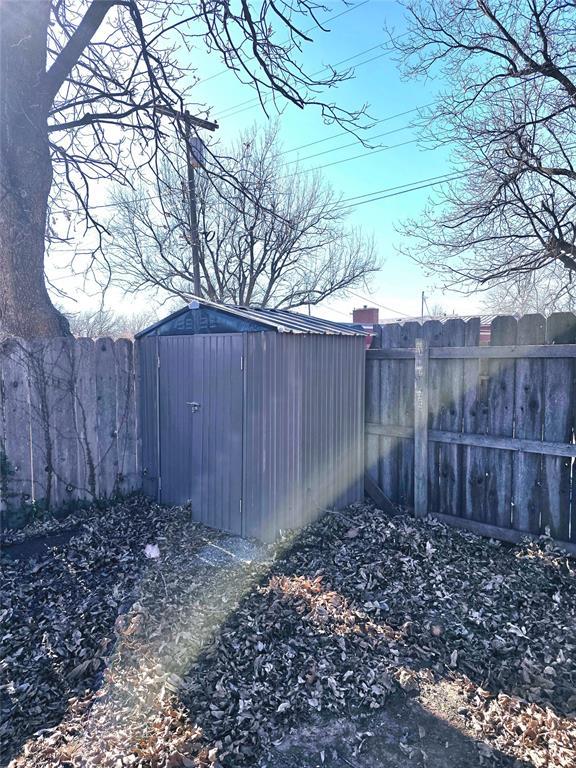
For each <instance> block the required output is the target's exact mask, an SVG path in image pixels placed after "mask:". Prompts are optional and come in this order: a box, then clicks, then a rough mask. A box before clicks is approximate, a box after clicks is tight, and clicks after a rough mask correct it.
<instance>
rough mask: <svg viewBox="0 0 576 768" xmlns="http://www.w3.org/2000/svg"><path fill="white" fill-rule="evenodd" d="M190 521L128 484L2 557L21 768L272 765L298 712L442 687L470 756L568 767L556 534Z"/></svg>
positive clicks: (12, 728)
mask: <svg viewBox="0 0 576 768" xmlns="http://www.w3.org/2000/svg"><path fill="white" fill-rule="evenodd" d="M187 518H188V513H187V512H186V511H185V510H181V509H174V510H166V509H162V508H159V507H157V506H156V505H153V504H150V503H149V502H145V501H143V500H142V499H133V500H131V501H129V502H125V503H122V504H117V505H114V506H111V507H110V508H109V509H108V510H107V511H106V512H105V513H102V512H101V511H100V512H98V514H90V513H86V515H85V517H84V518H82V519H80V520H76V521H68V522H67V523H65V525H64V527H65V526H66V525H71V524H72V522H73V523H74V525H75V526H77V531H76V533H75V534H74V535H73V537H72V538H71V539H70V541H69V542H68V543H66V544H62V545H59V546H57V547H55V548H54V549H53V550H52V551H50V552H48V553H46V554H44V555H42V556H38V555H35V556H33V557H32V559H30V558H22V559H19V560H11V559H9V558H8V557H7V558H5V559H4V560H3V571H4V584H5V585H6V587H5V592H4V595H5V605H4V626H5V628H6V629H5V634H4V637H3V640H2V645H3V648H2V655H3V657H4V659H5V661H4V669H3V687H2V694H3V698H4V700H5V706H4V707H3V709H4V710H5V711H6V712H7V713H8V715H9V717H8V719H7V720H6V721H5V722H4V724H3V726H2V729H3V730H2V742H3V744H4V745H5V747H6V748H7V756H8V757H13V758H14V765H15V766H24V765H26V766H42V767H43V768H44V767H45V766H51V765H65V764H69V765H75V766H76V765H77V766H83V765H96V764H97V765H104V766H108V765H109V766H114V767H115V768H116V766H118V767H119V766H122V765H135V766H140V765H141V766H171V767H172V766H182V765H183V766H218V765H224V766H242V765H259V764H261V765H264V764H267V765H270V766H272V765H274V762H273V759H272V758H270V757H269V755H270V753H271V752H273V751H274V750H275V749H276V748H277V747H278V745H281V744H282V743H283V741H285V740H286V739H289V738H290V734H291V733H292V735H293V734H294V733H296V732H297V731H298V729H299V728H302V726H303V725H304V724H309V723H314V722H317V723H320V724H321V723H323V722H328V721H329V720H330V719H336V718H343V717H344V718H347V719H348V720H354V718H356V717H358V716H365V715H366V714H367V713H368V714H369V713H370V712H373V713H378V712H380V711H385V710H386V705H387V702H390V701H391V700H392V698H394V697H397V696H401V697H410V698H411V699H414V700H415V701H416V700H417V699H418V697H419V695H420V691H421V690H424V688H426V690H427V695H429V692H430V689H431V687H432V689H433V687H434V686H437V687H438V690H441V689H440V686H442V685H447V684H449V685H450V686H452V688H454V689H456V688H457V689H458V691H459V695H461V696H462V700H463V701H464V702H465V704H464V706H461V707H460V708H459V709H458V715H457V717H458V718H459V719H460V721H461V722H460V723H459V724H456V726H457V727H460V726H461V727H462V729H463V730H464V731H465V732H466V733H467V734H469V737H470V738H471V741H470V744H471V749H472V750H473V752H474V755H475V760H476V762H473V761H472V760H470V761H469V762H467V763H466V764H467V765H472V764H474V765H483V764H486V765H514V764H515V761H518V762H517V763H516V764H517V765H521V766H535V768H540V767H541V766H542V767H548V766H550V767H551V766H555V767H556V766H557V767H558V768H573V766H575V765H576V757H575V752H574V744H575V743H576V721H575V719H574V718H575V715H576V695H575V693H574V691H575V687H576V686H575V684H576V660H575V659H576V653H575V651H576V630H575V628H576V579H575V563H574V561H573V560H570V559H569V558H568V557H567V556H565V555H562V554H561V553H559V552H557V551H554V550H553V549H551V548H549V547H548V546H547V544H546V542H544V541H543V542H542V544H541V546H535V545H531V546H529V547H508V546H505V545H501V544H496V543H493V542H490V541H488V540H484V539H479V538H477V537H475V536H473V535H472V534H466V533H462V532H459V531H456V530H454V529H449V528H447V527H445V526H443V525H440V524H434V523H425V522H420V521H415V520H413V519H410V518H403V517H399V518H394V519H390V518H388V517H386V516H385V515H384V514H383V513H381V512H379V511H378V510H373V509H371V508H369V507H366V506H363V505H358V506H356V507H353V508H351V509H349V510H347V511H346V512H345V513H343V514H342V513H333V514H328V515H326V516H325V517H324V519H323V520H321V521H320V522H318V523H316V524H315V525H313V526H310V527H309V528H307V529H305V530H303V531H301V532H300V533H299V534H297V535H295V536H293V537H292V538H291V539H290V540H286V541H284V542H283V543H282V544H281V545H280V546H279V547H277V548H275V549H273V548H264V547H258V548H256V547H252V548H250V547H248V546H245V545H242V542H239V541H236V542H234V540H233V539H231V538H227V537H225V536H223V535H222V534H217V533H215V532H213V531H207V530H206V529H203V528H201V527H200V526H196V525H194V524H191V523H189V522H188V519H187ZM60 527H62V526H60ZM20 538H21V539H22V538H24V536H23V535H22V534H20ZM146 545H155V546H151V547H150V546H149V547H148V548H147V549H146ZM241 545H242V546H243V548H242V549H240V546H241ZM156 547H157V549H156ZM231 547H234V550H232V549H231ZM8 554H9V550H8ZM147 555H148V556H147ZM371 736H372V735H369V736H363V737H362V739H361V743H362V747H361V749H366V748H367V746H364V745H369V743H370V739H371ZM359 743H360V742H359ZM314 748H315V746H314V745H313V744H312V745H311V746H310V749H314ZM400 748H401V754H403V755H405V756H406V765H407V766H408V765H410V766H412V765H414V766H427V765H429V763H428V756H427V755H426V751H425V749H424V748H423V747H422V745H418V744H408V743H406V744H405V745H403V744H400ZM318 754H319V757H318V764H321V762H322V761H324V760H325V759H328V757H329V754H328V757H327V756H326V754H325V751H324V749H322V754H321V755H320V750H319V751H318ZM355 754H358V755H360V752H359V751H358V749H357V752H356V753H355ZM358 760H360V757H358ZM347 761H348V762H350V761H349V760H348V759H347ZM279 764H280V763H278V765H279ZM334 764H337V763H334ZM352 764H354V763H353V762H352ZM357 764H358V765H360V764H361V763H360V762H358V763H357ZM363 764H364V763H362V765H363Z"/></svg>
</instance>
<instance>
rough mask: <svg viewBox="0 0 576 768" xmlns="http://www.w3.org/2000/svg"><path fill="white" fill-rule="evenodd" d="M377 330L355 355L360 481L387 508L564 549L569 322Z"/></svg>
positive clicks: (569, 470) (571, 381)
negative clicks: (361, 439) (362, 369)
mask: <svg viewBox="0 0 576 768" xmlns="http://www.w3.org/2000/svg"><path fill="white" fill-rule="evenodd" d="M479 332H480V326H479V320H478V319H474V320H470V321H468V322H464V321H462V320H457V319H453V320H447V321H445V322H439V321H431V322H426V323H424V324H423V325H420V324H419V323H414V322H407V323H404V324H403V325H399V324H391V325H382V326H380V327H379V338H378V343H379V346H380V349H373V350H370V351H369V352H368V353H367V372H366V460H367V474H368V478H369V479H368V482H369V483H372V484H377V485H378V486H379V488H380V489H381V491H382V492H383V493H384V494H385V495H386V496H387V497H388V498H389V499H390V500H391V501H392V502H393V503H394V504H395V505H398V506H400V507H403V508H413V509H414V511H415V512H416V514H417V515H419V516H424V515H426V514H432V515H434V516H436V517H438V518H440V519H442V520H444V521H445V522H449V523H451V524H453V525H456V526H459V527H463V528H467V529H470V530H475V531H476V532H478V533H481V534H485V535H489V536H494V537H496V538H500V539H504V540H509V541H518V540H519V539H520V538H521V537H522V536H523V535H525V534H527V533H528V534H534V535H541V534H544V533H549V534H550V535H551V536H552V537H553V538H554V539H556V540H558V541H561V542H564V543H566V544H567V546H568V548H569V549H572V550H573V551H576V545H575V542H576V498H573V497H574V492H575V491H576V477H575V474H576V473H575V470H574V458H575V457H576V445H575V442H574V435H575V416H576V316H575V315H573V314H571V313H558V314H555V315H551V316H550V317H549V318H548V319H547V320H546V319H545V318H544V317H542V316H541V315H525V316H524V317H522V318H521V319H520V320H516V319H515V318H514V317H507V316H502V317H497V318H495V319H494V321H493V322H492V327H491V341H490V346H479Z"/></svg>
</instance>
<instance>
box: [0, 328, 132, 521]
mask: <svg viewBox="0 0 576 768" xmlns="http://www.w3.org/2000/svg"><path fill="white" fill-rule="evenodd" d="M135 378H136V377H135V371H134V359H133V349H132V343H131V342H129V341H127V340H121V341H118V342H113V341H112V340H110V339H99V340H97V341H92V340H90V339H51V340H35V341H34V342H24V341H21V340H18V339H13V340H9V341H7V342H5V343H4V344H3V345H2V346H1V347H0V383H1V388H0V414H1V420H0V508H1V509H2V510H3V511H6V512H7V513H8V514H7V520H8V522H12V523H14V522H15V523H16V524H18V523H20V522H24V521H25V519H27V518H28V517H29V516H30V513H32V512H33V511H34V510H35V509H37V508H38V509H48V510H59V509H65V508H67V507H68V506H69V505H70V504H72V503H74V502H76V501H79V500H94V499H96V498H98V497H110V496H113V495H117V494H120V493H127V492H130V491H132V490H136V489H138V488H140V487H141V478H140V470H139V459H138V442H137V434H136V430H137V413H136V403H135V397H136V395H135Z"/></svg>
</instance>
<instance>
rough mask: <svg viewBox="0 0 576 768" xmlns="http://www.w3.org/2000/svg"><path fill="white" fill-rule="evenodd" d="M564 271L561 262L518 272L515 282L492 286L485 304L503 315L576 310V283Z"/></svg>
mask: <svg viewBox="0 0 576 768" xmlns="http://www.w3.org/2000/svg"><path fill="white" fill-rule="evenodd" d="M563 272H564V270H563V268H561V267H559V266H557V267H556V268H553V267H548V268H546V269H545V270H539V271H538V272H530V273H528V274H526V275H518V276H517V278H516V280H514V282H512V283H509V284H508V285H496V286H495V287H494V288H492V289H491V290H489V291H488V292H487V294H486V297H485V299H484V301H483V306H484V308H485V310H486V311H487V312H490V313H494V314H500V315H502V314H506V315H527V314H530V313H533V312H538V313H540V314H542V315H550V314H551V313H552V312H575V311H576V294H575V292H574V290H573V289H572V286H568V287H567V286H566V283H565V275H564V274H563Z"/></svg>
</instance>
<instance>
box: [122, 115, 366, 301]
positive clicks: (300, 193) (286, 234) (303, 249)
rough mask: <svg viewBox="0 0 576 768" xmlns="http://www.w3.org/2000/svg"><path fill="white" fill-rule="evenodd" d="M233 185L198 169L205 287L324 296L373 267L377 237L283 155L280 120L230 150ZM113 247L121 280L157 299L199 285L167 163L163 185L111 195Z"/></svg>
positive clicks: (299, 297)
mask: <svg viewBox="0 0 576 768" xmlns="http://www.w3.org/2000/svg"><path fill="white" fill-rule="evenodd" d="M228 154H229V155H230V156H231V159H229V160H228V161H227V164H226V170H227V173H228V175H229V176H230V177H233V178H235V179H236V180H237V181H238V186H237V187H236V188H234V189H230V187H229V185H228V184H227V183H222V182H221V181H220V180H219V179H218V178H217V177H215V176H214V175H213V174H211V173H210V168H209V167H208V169H207V170H204V169H203V170H201V171H200V172H197V174H196V175H197V177H198V202H199V217H198V218H199V229H200V232H199V239H200V254H201V256H200V268H201V285H202V293H203V295H205V296H207V297H208V298H210V299H213V300H218V301H229V302H232V303H235V304H241V305H252V306H272V307H299V306H302V305H304V304H318V303H319V302H321V301H323V300H324V299H326V298H327V297H328V296H332V295H334V294H337V293H342V292H345V291H346V289H347V288H352V287H354V286H355V285H358V284H361V283H362V282H363V281H364V280H365V278H366V276H367V275H368V274H370V273H371V272H373V271H374V270H375V269H377V259H376V254H375V249H374V244H373V242H372V240H371V239H370V238H367V237H364V236H363V235H362V234H361V232H359V231H358V230H354V229H349V228H347V227H346V215H347V211H344V210H342V206H341V203H340V198H339V197H338V196H337V195H335V194H334V193H333V191H332V190H331V188H330V187H329V186H328V185H327V184H326V182H325V181H324V180H323V179H322V177H321V176H320V175H319V174H317V173H316V174H313V175H309V174H305V173H302V172H300V170H299V169H298V168H297V167H296V166H294V165H291V166H290V167H287V164H286V163H285V161H283V157H282V147H281V145H280V143H279V139H278V126H277V125H273V126H272V127H270V128H268V129H265V130H263V131H258V129H257V128H255V127H254V128H252V129H250V130H249V131H247V132H246V133H244V134H243V135H242V136H241V137H240V139H239V141H238V142H237V143H236V145H235V146H234V147H233V148H232V150H231V151H230V152H229V153H228ZM110 231H111V233H112V238H111V240H110V244H109V246H108V247H107V254H108V259H109V262H110V264H111V266H112V269H113V274H114V275H115V282H116V283H117V284H118V285H121V286H122V287H123V288H124V289H125V290H126V291H127V292H138V291H141V290H143V289H153V290H154V291H155V292H156V293H157V294H158V295H159V296H160V297H164V298H165V297H167V296H177V297H179V298H182V299H185V300H186V299H189V297H190V296H191V295H192V294H193V293H194V289H193V283H194V277H193V266H192V234H191V231H193V229H192V228H191V225H190V218H189V201H188V199H187V185H186V183H185V181H184V179H183V178H182V175H180V174H178V173H177V171H176V170H175V169H174V168H173V167H172V166H170V167H167V168H166V175H165V177H164V178H163V184H162V193H161V195H159V196H155V195H152V196H151V195H150V194H149V190H148V193H147V189H146V188H145V187H143V188H138V189H137V190H136V191H134V192H132V191H129V192H125V191H120V193H118V194H117V195H116V197H115V206H114V217H113V221H112V222H111V224H110Z"/></svg>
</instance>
